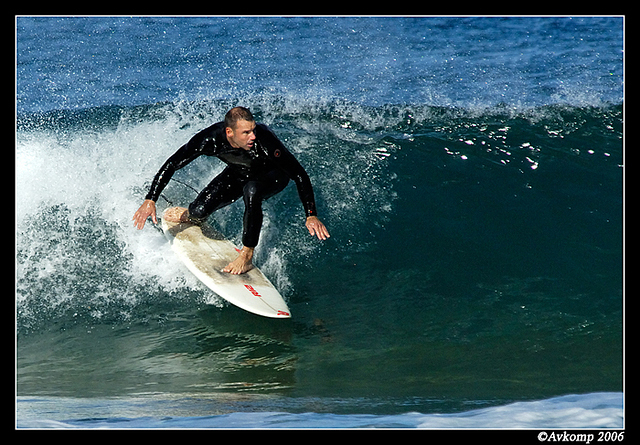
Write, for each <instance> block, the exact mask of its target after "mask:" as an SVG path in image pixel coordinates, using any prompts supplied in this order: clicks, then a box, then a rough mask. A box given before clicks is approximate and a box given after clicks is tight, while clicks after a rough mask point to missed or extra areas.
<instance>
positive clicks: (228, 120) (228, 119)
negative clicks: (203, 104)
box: [224, 107, 255, 130]
mask: <svg viewBox="0 0 640 445" xmlns="http://www.w3.org/2000/svg"><path fill="white" fill-rule="evenodd" d="M238 121H248V122H254V121H255V119H254V118H253V114H251V111H249V109H248V108H245V107H234V108H232V109H230V110H229V111H228V112H227V114H226V115H225V116H224V126H225V127H230V128H231V129H232V130H235V129H236V123H237V122H238Z"/></svg>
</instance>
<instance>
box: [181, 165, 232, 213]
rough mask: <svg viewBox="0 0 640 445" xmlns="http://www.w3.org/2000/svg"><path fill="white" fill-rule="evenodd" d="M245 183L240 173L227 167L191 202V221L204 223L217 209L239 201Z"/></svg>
mask: <svg viewBox="0 0 640 445" xmlns="http://www.w3.org/2000/svg"><path fill="white" fill-rule="evenodd" d="M243 185H244V181H242V180H241V178H239V177H238V175H236V174H235V173H234V172H233V171H232V170H230V169H229V168H225V169H224V170H223V171H222V173H220V174H219V175H218V176H216V177H215V178H213V180H212V181H211V182H210V183H209V185H207V186H206V187H205V188H204V189H203V190H202V191H201V192H200V194H199V195H198V196H197V197H196V199H195V200H194V201H193V202H192V203H191V204H189V213H188V218H189V221H191V222H194V223H196V224H198V223H203V222H204V221H205V220H206V219H207V218H208V217H209V215H211V214H212V213H213V212H215V211H216V210H218V209H221V208H223V207H226V206H228V205H229V204H231V203H233V202H235V201H237V200H238V199H239V198H240V197H241V196H242V186H243Z"/></svg>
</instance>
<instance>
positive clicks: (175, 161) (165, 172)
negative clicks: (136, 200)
mask: <svg viewBox="0 0 640 445" xmlns="http://www.w3.org/2000/svg"><path fill="white" fill-rule="evenodd" d="M209 142H211V138H210V137H208V132H207V130H203V131H202V132H200V133H198V134H196V135H195V136H194V137H193V138H191V140H190V141H189V142H187V143H186V144H184V145H183V146H182V147H180V148H179V149H178V151H176V152H175V153H174V154H173V155H172V156H171V157H170V158H169V159H167V161H166V162H165V163H164V164H163V165H162V167H161V168H160V171H158V173H157V174H156V176H155V178H153V182H152V183H151V188H150V189H149V193H147V196H146V197H145V199H151V200H152V201H157V200H158V198H159V197H160V193H162V191H163V190H164V188H165V187H166V186H167V184H168V183H169V181H170V180H171V177H172V176H173V174H174V173H175V172H176V170H179V169H181V168H182V167H184V166H186V165H187V164H189V163H190V162H191V161H193V160H194V159H196V158H197V157H198V156H200V155H202V154H204V150H205V148H206V147H207V146H208V145H209V146H211V145H212V144H210V143H209ZM207 154H209V153H207Z"/></svg>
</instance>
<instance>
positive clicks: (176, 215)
mask: <svg viewBox="0 0 640 445" xmlns="http://www.w3.org/2000/svg"><path fill="white" fill-rule="evenodd" d="M164 219H166V220H167V221H171V222H176V223H177V222H188V221H189V210H187V209H185V208H184V207H171V208H168V209H167V210H165V211H164Z"/></svg>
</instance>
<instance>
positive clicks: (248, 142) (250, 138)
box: [226, 120, 256, 150]
mask: <svg viewBox="0 0 640 445" xmlns="http://www.w3.org/2000/svg"><path fill="white" fill-rule="evenodd" d="M255 130H256V123H255V122H253V121H243V120H239V121H237V122H236V128H235V129H233V128H231V127H227V128H226V132H227V140H228V141H229V143H230V144H231V146H232V147H235V148H243V149H245V150H251V149H252V148H253V144H254V143H255V140H256V133H255Z"/></svg>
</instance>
